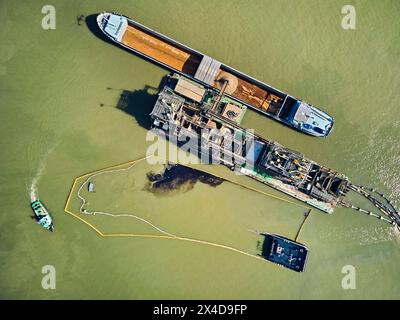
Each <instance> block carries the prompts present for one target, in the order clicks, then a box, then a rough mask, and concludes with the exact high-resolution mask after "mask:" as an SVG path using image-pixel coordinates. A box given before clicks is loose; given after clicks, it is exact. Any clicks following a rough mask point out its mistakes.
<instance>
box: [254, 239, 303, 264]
mask: <svg viewBox="0 0 400 320" xmlns="http://www.w3.org/2000/svg"><path fill="white" fill-rule="evenodd" d="M261 235H263V236H264V242H263V245H262V252H261V255H260V256H261V257H263V258H264V259H266V260H268V261H271V262H273V263H276V264H278V265H280V266H282V267H285V268H288V269H291V270H294V271H297V272H303V271H304V269H305V266H306V263H307V258H308V252H309V250H308V248H307V247H306V246H305V245H303V244H301V243H299V242H295V241H292V240H290V239H288V238H285V237H282V236H279V235H276V234H270V233H261Z"/></svg>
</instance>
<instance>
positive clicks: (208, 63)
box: [97, 12, 333, 137]
mask: <svg viewBox="0 0 400 320" xmlns="http://www.w3.org/2000/svg"><path fill="white" fill-rule="evenodd" d="M97 23H98V26H99V28H100V29H101V31H102V32H103V33H104V34H105V35H106V36H107V37H108V38H109V39H111V40H112V41H114V42H116V43H118V44H119V45H121V46H122V47H124V48H126V49H128V50H130V51H133V52H135V53H137V54H139V55H140V56H144V57H146V58H147V59H149V60H151V61H153V62H156V63H157V64H160V65H162V66H164V67H166V68H167V69H169V70H172V71H174V72H177V73H180V74H181V75H184V76H186V77H190V78H191V79H193V80H195V81H197V82H200V83H201V84H203V85H205V86H206V87H211V88H214V89H217V90H222V89H224V91H225V92H224V93H225V94H226V95H227V96H229V97H231V98H232V99H234V100H237V101H239V102H241V103H243V104H245V105H246V106H248V107H250V108H252V109H254V110H257V111H259V112H261V113H262V114H264V115H266V116H268V117H270V118H272V119H275V120H277V121H279V122H281V123H283V124H285V125H287V126H290V127H292V128H294V129H296V130H298V131H301V132H304V133H306V134H309V135H312V136H317V137H325V136H327V135H328V134H329V133H330V131H331V130H332V127H333V118H332V117H331V116H329V115H328V114H326V113H325V112H323V111H321V110H319V109H317V108H316V107H314V106H312V105H311V104H308V103H306V102H305V101H302V100H300V99H297V98H294V97H293V96H291V95H289V94H287V93H284V92H282V91H280V90H278V89H276V88H274V87H272V86H270V85H268V84H265V83H263V82H260V81H258V80H256V79H254V78H252V77H250V76H248V75H246V74H244V73H242V72H240V71H237V70H235V69H234V68H232V67H230V66H227V65H225V64H222V63H221V62H219V61H217V60H215V59H213V58H211V57H209V56H207V55H205V54H203V53H201V52H199V51H196V50H194V49H192V48H189V47H187V46H185V45H183V44H181V43H179V42H177V41H175V40H173V39H171V38H168V37H166V36H164V35H162V34H160V33H158V32H156V31H154V30H152V29H150V28H147V27H146V26H144V25H142V24H140V23H138V22H135V21H133V20H132V19H130V18H127V17H125V16H123V15H120V14H116V13H108V12H104V13H101V14H99V15H98V16H97Z"/></svg>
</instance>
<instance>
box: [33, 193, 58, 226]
mask: <svg viewBox="0 0 400 320" xmlns="http://www.w3.org/2000/svg"><path fill="white" fill-rule="evenodd" d="M31 207H32V210H33V212H34V214H35V220H36V221H37V223H38V224H39V225H41V226H42V227H43V228H45V229H47V230H49V231H51V232H53V231H54V223H53V218H52V217H51V215H50V213H49V212H48V211H47V209H46V208H45V206H44V205H43V203H42V202H41V201H40V200H39V199H37V200H35V201H33V202H32V203H31Z"/></svg>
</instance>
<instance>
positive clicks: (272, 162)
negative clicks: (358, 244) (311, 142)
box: [151, 74, 350, 213]
mask: <svg viewBox="0 0 400 320" xmlns="http://www.w3.org/2000/svg"><path fill="white" fill-rule="evenodd" d="M182 87H187V88H188V89H187V90H186V91H185V90H182ZM194 87H195V88H196V89H194ZM216 101H217V102H218V103H217V105H216V103H215V102H216ZM245 111H246V106H245V105H243V104H241V103H240V102H238V101H236V100H233V99H230V98H229V97H225V96H223V94H222V93H221V92H219V91H216V90H213V89H210V88H205V87H203V86H201V85H199V84H197V83H195V82H192V81H191V80H189V79H186V78H184V77H183V76H181V75H178V74H175V75H173V76H171V77H169V79H168V80H167V82H166V85H165V87H164V88H163V90H162V91H161V92H160V94H159V97H158V100H157V102H156V104H155V106H154V108H153V111H152V112H151V117H152V118H153V128H154V130H157V131H158V132H159V131H162V132H163V134H166V136H167V137H168V138H169V139H175V141H176V144H178V145H179V146H185V149H186V150H188V151H190V152H192V153H195V154H196V155H197V156H199V157H200V158H201V159H202V161H203V162H205V163H210V162H212V163H223V164H225V165H227V166H228V167H230V168H232V169H234V170H237V171H239V172H241V173H243V174H245V175H248V176H250V177H252V178H254V179H256V180H259V181H261V182H263V183H265V184H267V185H269V186H271V187H273V188H275V189H278V190H280V191H282V192H284V193H286V194H288V195H290V196H292V197H295V198H296V199H299V200H301V201H303V202H305V203H308V204H309V205H312V206H314V207H316V208H318V209H320V210H323V211H325V212H327V213H332V212H333V209H334V208H335V206H336V205H338V204H339V203H340V202H341V200H342V198H343V197H344V196H345V194H346V192H347V191H348V190H349V184H350V182H349V180H348V179H347V177H346V176H344V175H342V174H340V173H337V172H335V171H333V170H331V169H329V168H326V167H323V166H320V165H318V164H317V163H315V162H314V161H311V160H309V159H307V158H305V157H304V156H303V155H302V154H300V153H298V152H295V151H292V150H290V149H287V148H285V147H283V146H281V145H280V144H278V143H276V142H274V141H270V140H267V139H265V138H262V137H260V136H258V135H256V134H254V132H252V131H251V130H248V129H245V128H243V127H241V126H240V121H241V119H242V118H243V115H244V112H245Z"/></svg>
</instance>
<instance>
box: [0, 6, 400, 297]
mask: <svg viewBox="0 0 400 320" xmlns="http://www.w3.org/2000/svg"><path fill="white" fill-rule="evenodd" d="M353 3H354V5H355V7H356V10H357V28H356V30H354V31H345V30H343V29H342V28H341V18H342V15H341V12H340V11H341V8H342V6H343V5H345V4H348V3H347V2H346V1H329V2H328V1H310V0H302V1H265V0H264V1H251V2H250V3H248V2H243V1H236V0H231V1H227V0H226V1H218V2H215V1H188V0H187V1H186V0H185V1H183V0H182V1H148V0H146V1H113V2H112V3H111V2H110V1H105V0H101V1H90V2H89V1H68V3H67V2H66V1H55V0H54V1H51V4H52V5H54V6H55V8H56V13H57V27H56V30H48V31H45V30H43V29H42V28H41V19H42V17H43V15H42V14H41V8H42V6H43V5H45V4H47V2H43V1H29V2H28V1H26V2H25V3H23V2H22V1H21V2H15V1H4V0H3V1H0V17H1V21H2V28H1V29H0V39H1V40H0V92H1V109H0V119H1V122H2V125H1V126H0V136H1V140H0V146H1V153H0V158H1V162H0V163H1V175H0V199H1V204H2V207H1V211H0V212H1V215H0V228H1V231H0V264H1V266H0V289H1V290H0V291H1V294H0V297H1V298H37V299H43V298H50V299H52V298H56V299H64V298H78V299H79V298H244V299H247V298H251V299H268V298H289V299H298V298H300V299H304V298H312V299H318V298H339V299H348V298H356V299H363V298H390V299H396V298H399V296H400V286H399V283H400V276H399V273H398V265H399V263H400V250H399V243H398V240H397V239H396V236H395V235H394V234H393V233H392V231H391V229H390V228H388V227H387V226H386V225H385V224H383V223H381V222H379V221H377V220H374V219H372V218H369V217H365V216H363V215H360V214H357V213H353V212H351V211H349V210H346V209H338V210H336V212H335V214H334V215H330V216H328V215H325V214H323V213H318V212H316V211H315V212H313V214H312V215H311V216H310V217H309V219H308V221H307V223H306V225H305V227H304V229H303V231H302V233H301V235H300V238H299V241H301V242H303V243H305V244H307V245H308V247H309V248H310V251H311V255H310V259H309V262H308V265H307V270H306V272H305V273H304V274H297V273H294V272H291V271H288V270H286V269H282V268H279V267H277V266H275V265H273V264H270V263H264V262H260V261H258V260H256V259H252V258H248V257H246V256H242V255H240V254H236V253H234V252H230V251H226V250H223V249H218V248H213V247H208V246H202V245H197V244H192V243H180V242H176V241H170V240H162V239H140V238H135V239H131V238H128V239H127V238H105V239H103V238H99V237H98V236H97V235H96V234H95V233H94V232H93V231H92V230H90V229H89V228H88V227H87V226H85V225H84V224H82V223H81V222H79V221H78V220H76V219H74V218H73V217H71V216H69V215H67V214H65V213H64V212H63V207H64V204H65V201H66V198H67V195H68V192H69V189H70V187H71V184H72V181H73V179H74V177H75V176H78V175H81V174H84V173H86V172H89V171H92V170H96V169H98V168H102V167H105V166H108V165H113V164H117V163H122V162H124V161H128V160H130V159H135V158H139V157H141V156H143V155H144V154H145V151H146V145H147V143H146V141H145V136H146V129H145V128H144V126H145V125H146V113H147V112H148V111H149V108H151V105H152V103H153V101H154V97H152V96H151V95H149V94H146V93H145V91H143V89H144V88H145V87H146V86H150V87H157V86H158V84H159V82H160V80H161V78H162V77H163V76H164V75H165V74H167V71H165V70H163V69H161V68H159V67H157V66H155V65H153V64H151V63H149V62H146V61H145V60H143V59H140V58H138V57H136V56H134V55H132V54H130V53H128V52H126V51H124V50H121V49H120V48H117V47H115V46H113V45H110V44H108V43H106V42H104V41H102V40H100V39H98V38H97V37H96V36H95V35H94V34H93V33H92V32H91V31H90V30H89V28H88V27H87V26H86V24H85V23H84V22H83V23H82V25H81V26H79V25H78V24H77V21H76V17H77V16H78V15H80V14H84V15H85V16H88V15H91V14H94V13H98V12H100V11H104V10H112V11H118V12H121V13H124V14H125V15H127V16H130V17H132V18H134V19H135V20H137V21H139V22H141V23H143V24H145V25H147V26H149V27H151V28H153V29H155V30H158V31H160V32H162V33H164V34H166V35H169V36H171V37H172V38H174V39H177V40H179V41H180V42H182V43H185V44H187V45H189V46H191V47H193V48H196V49H198V50H200V51H202V52H205V53H207V54H208V55H210V56H212V57H215V58H216V59H218V60H220V61H223V62H225V63H227V64H229V65H232V66H234V67H235V68H237V69H239V70H241V71H243V72H245V73H248V74H250V75H253V76H254V77H256V78H258V79H260V80H264V81H266V82H268V83H270V84H272V85H274V86H275V87H278V88H280V89H282V90H285V91H287V92H290V93H291V94H293V95H295V96H298V97H301V98H306V99H307V100H308V101H309V102H311V103H313V104H315V105H317V106H320V107H321V108H322V109H324V110H325V111H327V112H328V113H330V114H332V115H333V116H334V117H335V120H336V125H335V129H334V131H333V133H332V134H331V135H330V136H329V137H328V138H327V139H316V138H312V137H308V136H305V135H301V134H299V133H297V132H295V131H292V130H289V129H288V128H286V127H283V126H281V125H279V124H278V123H275V122H273V121H272V120H268V119H266V118H264V117H261V116H260V115H258V114H256V113H253V112H248V113H247V114H246V116H245V120H244V125H245V126H247V127H251V128H254V129H255V130H256V131H258V132H259V133H260V134H262V135H265V136H266V137H270V138H272V139H275V140H277V141H279V142H280V143H282V144H284V145H286V146H288V147H291V148H293V149H296V150H299V151H301V152H303V153H304V154H306V155H307V156H308V157H310V158H312V159H314V160H317V161H318V162H320V163H323V164H326V165H328V166H330V167H333V168H335V169H337V170H338V171H340V172H344V173H346V174H347V175H348V176H349V177H350V178H351V180H352V181H354V182H356V183H359V184H364V185H373V186H375V187H376V188H378V189H380V190H382V191H383V192H384V193H386V194H388V195H390V197H391V198H393V199H394V202H395V203H396V204H397V206H399V205H400V200H399V195H400V189H399V185H400V173H399V164H400V152H399V140H400V134H399V132H400V131H399V130H400V111H399V110H400V109H399V103H398V92H399V91H398V88H399V87H400V77H399V75H398V73H399V69H400V68H399V67H400V60H399V56H400V41H399V40H400V20H399V19H398V16H399V13H400V4H399V2H398V1H379V2H377V1H372V0H371V1H354V2H353ZM124 90H128V91H135V93H134V94H132V95H130V96H129V101H128V102H129V105H130V109H128V111H129V112H123V111H121V110H120V109H119V108H117V107H116V106H117V105H118V104H121V99H120V97H121V94H123V92H124ZM150 93H152V94H154V93H155V91H154V90H152V89H150ZM125 102H126V101H125ZM132 108H133V109H132ZM132 114H133V115H134V116H132ZM149 169H151V168H147V167H146V166H145V165H143V166H141V167H138V168H137V170H136V171H134V172H132V173H130V174H129V175H127V178H129V179H130V180H128V179H125V180H123V181H125V182H124V183H128V182H127V181H132V183H131V184H129V183H128V185H127V189H126V190H138V192H132V198H131V201H129V199H130V198H129V197H130V195H129V194H126V193H123V190H122V191H121V190H120V189H121V188H120V184H118V183H117V182H116V181H118V180H116V181H114V182H113V183H114V184H115V188H116V191H118V192H115V193H116V194H117V195H120V198H121V200H120V201H117V199H116V198H113V201H114V202H110V203H107V204H108V205H109V208H110V207H111V205H113V206H114V207H115V206H121V208H124V210H125V209H126V210H130V209H132V210H134V211H135V212H136V213H142V214H143V215H145V216H146V217H147V218H149V219H151V218H154V219H156V220H157V221H158V222H159V223H161V224H162V225H163V226H165V227H168V228H170V230H172V231H173V232H177V233H178V232H179V233H184V235H186V236H193V237H197V238H202V239H208V240H212V241H216V242H218V243H224V244H227V245H231V246H234V247H237V248H241V249H244V250H248V251H251V252H252V253H255V252H256V239H255V238H254V236H252V235H251V233H249V232H248V231H247V229H249V228H250V229H251V228H260V229H262V230H263V231H272V232H277V233H280V234H283V235H286V236H289V237H294V235H295V234H296V232H297V228H298V226H299V225H300V223H301V221H302V218H303V217H302V210H299V208H298V207H296V206H291V205H288V204H285V203H281V202H279V201H277V200H273V199H270V198H266V197H264V196H261V195H259V194H254V193H252V192H250V191H248V190H244V189H241V188H238V187H236V186H234V185H231V184H229V183H223V184H222V185H221V186H218V187H216V188H212V187H209V186H207V185H204V184H199V183H197V184H196V185H195V186H194V188H193V189H192V190H189V191H187V192H185V193H179V194H176V195H173V196H168V197H157V196H155V195H152V194H150V193H148V192H147V193H146V191H143V188H142V185H143V184H144V175H145V173H146V172H148V170H149ZM208 169H209V170H210V171H212V172H214V173H218V174H222V175H224V174H226V175H229V174H230V172H229V170H227V169H225V168H222V167H215V168H208ZM35 178H36V179H37V181H38V183H37V187H38V194H39V196H40V197H41V198H42V199H43V200H44V202H45V203H46V205H47V206H48V208H49V209H50V211H51V212H52V213H53V215H54V217H55V221H56V232H55V233H54V234H49V233H48V232H45V231H44V230H41V229H40V228H39V227H38V226H37V225H36V224H35V223H34V222H33V221H32V220H31V219H30V214H31V211H30V207H29V188H30V186H31V184H32V180H34V179H35ZM238 179H243V178H240V177H239V178H238ZM246 182H247V183H249V184H252V183H253V182H251V181H248V180H246ZM253 186H257V184H254V183H253ZM263 190H265V191H268V192H273V191H271V190H269V189H268V188H266V187H265V188H263ZM139 195H142V197H139ZM110 201H111V200H110ZM109 208H108V209H109ZM153 213H154V214H153ZM96 219H97V218H96ZM101 223H102V224H103V225H104V227H105V228H107V227H108V228H112V227H113V225H115V224H116V222H115V220H113V221H112V222H110V224H108V223H107V220H104V219H103V220H102V222H101ZM143 230H144V229H143ZM249 234H250V235H249ZM48 264H50V265H54V266H55V268H56V272H57V289H56V290H43V289H42V287H41V279H42V276H43V275H42V274H41V268H42V266H44V265H48ZM348 264H350V265H353V266H354V267H355V268H356V271H357V277H356V280H357V282H356V286H357V289H356V290H343V289H342V287H341V280H342V277H343V276H344V275H343V274H342V273H341V270H342V267H343V266H344V265H348Z"/></svg>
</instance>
